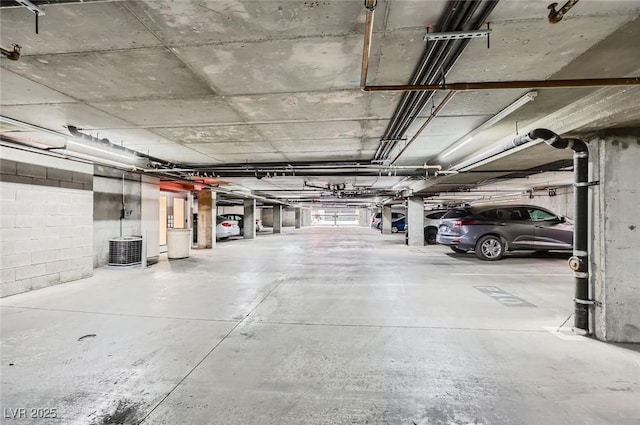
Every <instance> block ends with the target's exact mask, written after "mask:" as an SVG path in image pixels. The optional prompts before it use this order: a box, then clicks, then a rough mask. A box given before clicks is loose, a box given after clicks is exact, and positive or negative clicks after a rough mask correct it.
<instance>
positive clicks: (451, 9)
mask: <svg viewBox="0 0 640 425" xmlns="http://www.w3.org/2000/svg"><path fill="white" fill-rule="evenodd" d="M459 3H463V2H462V1H450V2H449V3H448V4H447V9H446V10H445V12H444V17H443V18H442V21H441V23H439V24H438V27H439V28H448V27H449V22H450V21H451V19H452V18H453V15H454V13H455V11H456V9H457V7H456V6H457V5H458V4H459ZM365 43H366V40H365ZM438 45H439V43H437V42H436V43H432V44H430V45H429V46H428V48H427V50H426V51H425V53H424V54H423V56H422V59H421V60H420V63H419V64H418V67H417V68H416V70H415V71H414V73H413V76H412V77H411V84H412V85H415V84H418V82H419V81H420V77H421V76H423V75H424V74H425V68H426V67H427V65H428V64H429V62H430V58H431V55H432V54H433V51H434V50H435V48H436V46H438ZM412 101H413V97H412V96H410V95H406V96H402V99H401V100H400V103H399V104H398V107H397V108H396V110H395V112H394V114H393V116H392V117H391V121H390V123H389V127H387V131H385V134H384V136H383V139H387V138H388V137H387V136H389V135H391V133H392V129H393V128H395V126H396V125H397V120H398V119H399V118H400V112H401V111H403V110H404V109H405V108H406V107H407V104H408V103H409V102H412ZM376 157H377V156H376Z"/></svg>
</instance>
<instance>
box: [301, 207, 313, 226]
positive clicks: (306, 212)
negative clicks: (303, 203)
mask: <svg viewBox="0 0 640 425" xmlns="http://www.w3.org/2000/svg"><path fill="white" fill-rule="evenodd" d="M301 225H302V226H311V208H305V209H303V210H302V223H301Z"/></svg>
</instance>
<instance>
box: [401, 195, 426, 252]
mask: <svg viewBox="0 0 640 425" xmlns="http://www.w3.org/2000/svg"><path fill="white" fill-rule="evenodd" d="M405 223H406V224H407V226H408V227H409V229H408V232H409V233H408V235H407V242H408V245H409V246H422V245H424V199H422V198H421V197H419V196H412V197H411V198H408V199H407V216H406V218H405Z"/></svg>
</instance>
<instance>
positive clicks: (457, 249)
mask: <svg viewBox="0 0 640 425" xmlns="http://www.w3.org/2000/svg"><path fill="white" fill-rule="evenodd" d="M449 248H451V251H453V252H457V253H458V254H466V253H467V250H466V249H460V248H458V247H457V246H450V247H449Z"/></svg>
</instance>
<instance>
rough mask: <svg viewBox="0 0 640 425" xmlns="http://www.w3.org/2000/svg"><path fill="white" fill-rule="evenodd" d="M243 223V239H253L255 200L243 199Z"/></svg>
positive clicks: (254, 231)
mask: <svg viewBox="0 0 640 425" xmlns="http://www.w3.org/2000/svg"><path fill="white" fill-rule="evenodd" d="M242 223H243V227H244V229H243V233H244V238H245V239H255V238H256V200H255V199H245V200H244V219H243V220H242Z"/></svg>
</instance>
